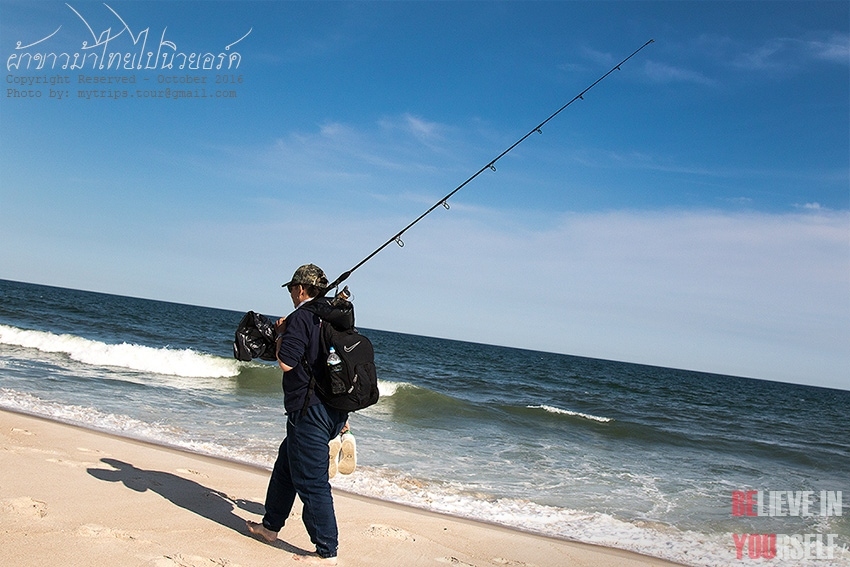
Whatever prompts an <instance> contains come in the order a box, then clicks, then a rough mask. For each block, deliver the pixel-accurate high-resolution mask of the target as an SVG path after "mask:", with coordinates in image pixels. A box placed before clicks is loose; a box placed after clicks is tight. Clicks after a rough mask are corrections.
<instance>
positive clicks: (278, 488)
mask: <svg viewBox="0 0 850 567" xmlns="http://www.w3.org/2000/svg"><path fill="white" fill-rule="evenodd" d="M347 419H348V413H347V412H343V411H338V410H335V409H333V408H330V407H327V406H326V405H325V404H323V403H318V404H316V405H314V406H310V407H309V408H307V411H306V412H304V413H303V415H302V412H296V413H293V414H290V415H289V416H288V419H287V422H286V438H285V439H284V440H283V443H281V444H280V449H279V450H278V454H277V460H276V461H275V464H274V469H272V476H271V480H269V488H268V491H267V492H266V504H265V506H266V515H265V516H263V525H264V526H265V527H266V528H268V529H270V530H271V531H273V532H278V531H280V529H281V528H283V525H284V523H285V522H286V519H287V518H288V517H289V513H290V512H291V511H292V505H293V504H294V503H295V495H296V494H297V495H298V497H299V498H300V499H301V502H302V504H303V510H302V512H301V519H302V521H303V522H304V527H305V528H307V533H308V534H309V535H310V541H312V542H313V543H314V544H315V545H316V553H318V554H319V555H320V556H322V557H335V556H336V554H337V548H338V546H339V532H338V530H337V526H336V515H335V514H334V502H333V495H332V494H331V485H330V482H328V441H330V440H331V439H333V438H334V437H336V436H337V435H339V432H340V431H342V428H343V426H344V425H345V422H346V420H347Z"/></svg>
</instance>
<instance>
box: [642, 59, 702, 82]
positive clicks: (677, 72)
mask: <svg viewBox="0 0 850 567" xmlns="http://www.w3.org/2000/svg"><path fill="white" fill-rule="evenodd" d="M644 72H645V73H646V75H647V76H648V77H649V78H650V79H652V80H653V81H656V82H659V83H696V84H698V85H706V86H714V85H715V83H716V82H715V81H714V80H713V79H710V78H708V77H706V76H705V75H703V74H702V73H698V72H697V71H692V70H690V69H684V68H682V67H675V66H673V65H667V64H665V63H659V62H657V61H647V62H646V63H645V64H644Z"/></svg>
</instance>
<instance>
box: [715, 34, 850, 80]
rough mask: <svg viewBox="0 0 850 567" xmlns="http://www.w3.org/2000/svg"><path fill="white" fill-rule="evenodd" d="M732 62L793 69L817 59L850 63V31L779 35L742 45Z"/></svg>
mask: <svg viewBox="0 0 850 567" xmlns="http://www.w3.org/2000/svg"><path fill="white" fill-rule="evenodd" d="M731 61H732V64H733V65H734V66H736V67H738V68H741V69H746V70H757V71H758V70H761V71H780V72H790V71H798V70H800V69H804V68H806V65H808V64H810V63H812V62H814V61H826V62H831V63H839V64H844V65H850V35H848V34H837V33H834V34H830V35H828V36H823V37H807V38H789V37H780V38H773V39H769V40H767V41H764V42H762V43H760V44H757V45H752V46H743V45H742V46H739V48H738V53H737V54H735V55H734V56H733V57H732V59H731Z"/></svg>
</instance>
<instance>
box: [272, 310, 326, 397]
mask: <svg viewBox="0 0 850 567" xmlns="http://www.w3.org/2000/svg"><path fill="white" fill-rule="evenodd" d="M320 324H321V319H319V316H318V315H316V314H315V313H311V312H310V311H307V310H306V309H300V308H299V309H296V310H295V311H293V312H292V313H291V314H290V315H289V316H288V317H287V318H286V328H285V329H284V332H283V340H282V341H281V344H280V349H279V350H278V352H277V356H278V358H279V359H280V361H281V362H283V363H284V364H285V365H287V366H290V367H292V370H290V371H289V372H284V373H283V406H284V408H285V409H286V413H287V414H292V413H297V412H300V411H301V410H302V409H304V407H305V405H304V400H305V398H306V397H307V392H308V388H309V385H310V376H309V374H307V371H306V370H305V369H304V365H303V364H302V360H303V359H304V358H305V356H306V359H307V361H308V363H309V364H310V365H311V366H312V367H313V375H315V376H318V375H319V372H320V371H321V365H322V364H327V361H324V360H319V337H320V331H321V328H320ZM318 403H320V402H319V398H318V397H317V396H316V394H315V393H313V394H312V395H311V396H310V400H309V402H308V403H307V406H306V407H310V406H312V405H315V404H318Z"/></svg>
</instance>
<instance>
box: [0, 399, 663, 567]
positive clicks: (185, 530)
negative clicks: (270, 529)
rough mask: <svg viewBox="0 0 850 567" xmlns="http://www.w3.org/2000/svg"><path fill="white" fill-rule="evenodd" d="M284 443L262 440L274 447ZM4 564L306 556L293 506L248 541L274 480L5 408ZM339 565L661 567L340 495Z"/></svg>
mask: <svg viewBox="0 0 850 567" xmlns="http://www.w3.org/2000/svg"><path fill="white" fill-rule="evenodd" d="M278 441H279V440H269V443H272V444H273V443H276V442H278ZM0 470H2V481H0V518H2V526H3V529H2V535H0V546H2V549H3V553H4V556H5V561H4V564H6V565H14V566H29V565H33V566H35V565H38V566H44V565H63V566H68V567H71V566H76V565H79V566H87V567H90V566H93V565H116V566H117V565H121V566H125V567H130V566H134V565H140V566H141V565H145V566H156V567H170V566H181V567H183V566H186V567H208V566H210V567H211V566H225V565H226V566H229V567H238V566H242V567H249V566H259V565H270V564H283V565H286V564H290V563H292V564H297V563H296V562H294V561H293V560H292V558H291V556H292V555H293V554H304V553H307V552H310V551H312V550H313V547H312V546H311V544H310V541H309V539H308V537H307V534H306V532H305V531H304V527H303V525H302V524H301V520H300V517H299V516H298V510H297V508H296V511H295V512H294V513H293V516H292V517H291V518H290V519H289V521H288V523H287V525H286V526H285V527H284V529H283V530H281V532H280V538H279V540H278V542H277V543H276V544H274V545H269V544H266V543H264V542H261V541H259V540H257V539H254V538H253V537H251V536H250V535H249V534H248V532H247V530H246V529H245V521H246V520H255V521H257V520H259V518H260V517H261V514H262V502H263V497H264V494H265V489H266V482H267V480H268V474H269V473H268V471H267V470H264V469H262V468H260V467H252V466H247V465H243V464H239V463H234V462H230V461H227V460H223V459H216V458H212V457H207V456H203V455H198V454H193V453H190V452H186V451H182V450H178V449H175V448H169V447H165V446H159V445H154V444H150V443H146V442H142V441H137V440H133V439H129V438H123V437H119V436H116V435H113V434H109V433H103V432H99V431H94V430H90V429H84V428H80V427H77V426H72V425H67V424H64V423H59V422H56V421H51V420H46V419H42V418H38V417H33V416H28V415H24V414H19V413H15V412H8V411H0ZM334 498H335V503H336V511H337V517H338V522H339V528H340V558H339V564H340V565H346V566H351V567H366V566H405V567H414V566H417V565H443V564H446V565H475V566H480V567H483V566H488V565H497V566H503V565H514V566H518V565H529V566H531V565H534V566H539V567H546V566H562V565H576V566H606V565H612V566H614V565H616V566H623V567H629V566H634V567H637V566H648V565H653V566H660V565H674V563H669V562H666V561H663V560H660V559H654V558H650V557H646V556H642V555H639V554H636V553H631V552H627V551H622V550H616V549H609V548H605V547H601V546H594V545H588V544H581V543H575V542H569V541H564V540H558V539H554V538H547V537H541V536H537V535H533V534H528V533H524V532H521V531H518V530H512V529H508V528H504V527H500V526H494V525H489V524H486V523H481V522H475V521H471V520H466V519H461V518H454V517H450V516H445V515H441V514H436V513H433V512H428V511H425V510H419V509H416V508H413V507H407V506H402V505H398V504H393V503H388V502H382V501H378V500H374V499H370V498H366V497H362V496H357V495H353V494H350V493H346V492H342V491H340V490H335V491H334Z"/></svg>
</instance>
